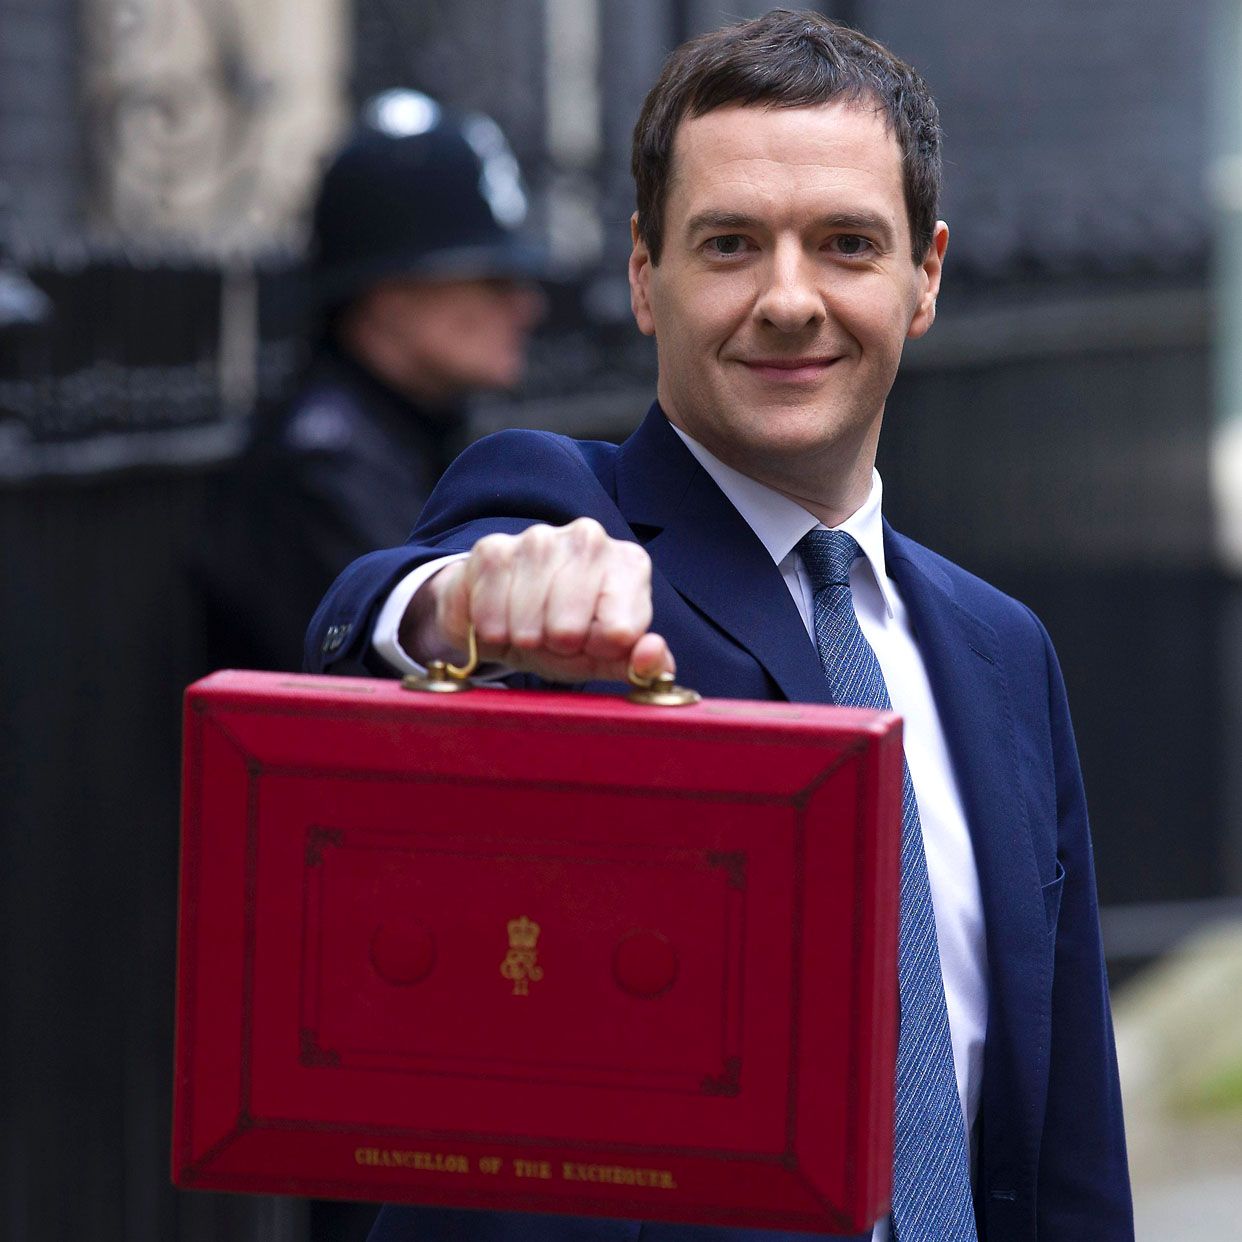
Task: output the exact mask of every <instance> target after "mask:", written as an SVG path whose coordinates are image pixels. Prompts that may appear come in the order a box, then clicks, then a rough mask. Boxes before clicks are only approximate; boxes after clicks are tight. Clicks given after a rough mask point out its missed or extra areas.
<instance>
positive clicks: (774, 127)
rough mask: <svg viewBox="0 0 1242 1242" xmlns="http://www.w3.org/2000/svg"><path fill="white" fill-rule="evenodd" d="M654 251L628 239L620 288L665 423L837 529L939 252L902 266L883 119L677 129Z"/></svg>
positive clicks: (727, 116) (865, 469)
mask: <svg viewBox="0 0 1242 1242" xmlns="http://www.w3.org/2000/svg"><path fill="white" fill-rule="evenodd" d="M664 237H665V241H664V248H663V252H662V254H661V257H660V262H659V263H658V264H654V263H652V262H651V256H650V254H649V253H648V251H647V249H646V247H645V246H644V244H643V243H642V242H641V241H640V240H638V239H637V236H635V244H634V251H633V254H632V255H631V258H630V286H631V294H632V301H633V307H634V314H635V318H636V319H637V321H638V326H639V328H640V329H641V330H642V331H643V332H645V333H648V334H654V336H655V338H656V347H657V355H658V359H659V372H660V373H659V388H658V391H659V397H660V402H661V404H662V405H663V407H664V410H665V413H666V414H667V415H668V416H669V418H670V419H671V420H672V422H674V423H675V424H676V425H677V426H679V427H681V428H682V429H683V430H684V431H686V432H688V433H689V434H690V435H691V436H693V437H694V438H695V439H696V440H698V441H700V442H701V443H702V444H704V445H705V446H706V447H707V448H708V449H710V450H711V452H713V453H714V454H715V455H716V456H717V457H719V458H720V459H721V460H723V461H725V462H727V463H728V464H729V465H731V466H733V467H734V468H735V469H738V470H741V471H742V472H744V473H745V474H748V475H750V476H751V477H753V478H757V479H759V480H760V481H762V482H765V483H768V484H769V485H771V486H773V487H776V488H778V489H779V490H781V491H784V492H786V493H787V494H790V495H792V496H793V497H794V498H795V499H799V500H809V501H814V502H816V503H818V504H823V503H824V502H825V501H828V500H831V501H832V503H833V504H846V505H847V508H846V512H845V513H842V514H841V516H842V517H844V516H846V513H848V512H850V511H852V509H850V508H849V507H848V505H850V504H852V506H853V507H855V508H856V507H857V505H858V504H860V503H861V502H862V500H863V499H865V497H866V494H867V488H868V487H869V480H870V471H871V464H872V462H873V460H874V456H875V447H876V442H877V439H878V436H879V430H880V421H881V417H882V415H883V412H884V402H885V399H886V397H887V396H888V391H889V388H890V387H891V386H892V383H893V379H894V376H895V375H896V373H897V365H898V363H899V361H900V360H901V351H902V346H903V344H904V342H905V341H906V339H907V338H913V337H917V336H921V335H922V334H923V333H924V332H926V331H927V329H928V328H929V327H930V326H931V322H932V319H933V317H934V315H935V298H936V293H937V290H938V288H939V283H940V267H941V259H942V256H943V254H944V248H945V245H946V243H947V239H948V230H947V229H946V228H945V227H944V225H943V224H940V225H937V230H936V238H935V240H934V242H933V244H932V246H931V248H930V250H929V252H928V255H927V256H926V258H925V259H924V260H923V262H922V264H921V265H916V264H915V263H914V262H913V261H912V258H911V240H910V225H909V220H908V218H907V214H906V205H905V197H904V193H903V188H902V173H901V155H900V150H899V148H898V145H897V142H896V139H895V138H894V137H893V136H892V135H891V134H890V133H889V132H888V130H887V128H886V127H885V124H884V121H883V119H882V117H881V116H879V115H877V114H875V113H874V112H873V111H872V110H871V109H870V108H868V107H866V106H859V105H847V104H839V103H830V104H824V105H818V106H813V107H805V108H764V107H755V106H747V107H743V106H730V107H725V108H719V109H716V110H715V111H712V112H709V113H707V114H706V115H704V116H701V117H696V118H693V119H689V120H684V121H682V123H681V124H680V126H679V127H678V130H677V134H676V137H675V140H674V145H673V159H672V179H671V182H670V185H669V191H668V197H667V205H666V207H665V219H664ZM860 491H861V494H860V495H859V494H858V493H859V492H860ZM821 493H824V494H822V495H821ZM828 493H831V495H828Z"/></svg>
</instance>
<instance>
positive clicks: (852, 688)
mask: <svg viewBox="0 0 1242 1242" xmlns="http://www.w3.org/2000/svg"><path fill="white" fill-rule="evenodd" d="M798 552H799V553H800V555H801V556H802V563H803V564H804V565H805V566H806V571H807V574H808V576H809V577H810V580H811V587H812V589H813V591H814V597H815V644H816V646H817V647H818V648H819V658H820V662H821V663H822V664H823V666H824V676H825V677H827V679H828V686H829V689H830V691H831V694H832V699H833V702H834V703H839V704H841V705H842V706H848V707H874V708H880V709H883V710H885V711H887V710H890V709H891V702H890V700H889V697H888V687H887V685H885V682H884V674H883V672H882V671H881V669H880V662H879V660H877V659H876V656H875V652H874V651H872V649H871V644H870V643H868V642H867V640H866V638H864V637H863V632H862V630H861V629H860V628H859V626H858V618H857V617H856V616H855V614H854V600H853V596H852V595H851V594H850V578H849V573H850V565H851V564H852V563H853V561H854V559H855V558H856V557H858V556H859V555H861V552H862V550H861V549H860V548H859V546H858V544H857V543H856V542H855V541H854V539H853V537H852V536H850V535H848V534H846V532H845V531H843V530H813V531H811V532H810V533H809V534H808V535H806V536H805V537H804V538H803V539H802V540H801V541H800V542H799V544H798ZM897 981H898V992H899V994H900V999H901V1029H900V1034H899V1036H898V1042H897V1109H896V1120H895V1133H894V1139H893V1216H892V1227H893V1236H894V1239H895V1242H977V1237H976V1233H975V1214H974V1208H973V1206H972V1203H971V1195H970V1171H969V1168H968V1163H967V1160H968V1158H967V1153H966V1127H965V1125H964V1124H963V1122H962V1107H961V1104H960V1102H959V1100H958V1094H957V1081H956V1079H955V1077H954V1072H953V1046H952V1043H951V1042H950V1039H949V1015H948V1010H947V1009H946V1007H945V1001H944V983H943V981H942V978H941V974H940V952H939V950H938V948H937V945H936V919H935V912H934V910H933V909H932V900H931V886H930V884H929V882H928V878H927V858H926V855H925V854H924V853H923V830H922V827H921V826H920V824H919V809H918V806H917V804H916V803H915V801H914V786H913V785H912V784H911V782H910V769H909V767H908V766H906V765H903V770H902V783H901V921H900V931H899V934H898V949H897Z"/></svg>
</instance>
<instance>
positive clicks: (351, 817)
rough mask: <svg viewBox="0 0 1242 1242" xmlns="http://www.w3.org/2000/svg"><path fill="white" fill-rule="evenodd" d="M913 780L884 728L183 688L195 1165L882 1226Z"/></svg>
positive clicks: (786, 710) (225, 683) (377, 1192)
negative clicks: (903, 807)
mask: <svg viewBox="0 0 1242 1242" xmlns="http://www.w3.org/2000/svg"><path fill="white" fill-rule="evenodd" d="M900 779H901V741H900V723H899V721H898V719H897V717H895V716H892V715H890V714H887V713H879V712H869V711H862V710H856V709H842V708H827V707H817V706H808V705H800V704H788V703H742V702H729V701H723V700H715V701H711V700H709V701H704V702H702V703H699V704H697V705H695V706H691V707H679V708H662V707H652V706H636V705H634V704H631V703H628V702H626V701H625V700H624V699H622V698H611V697H595V696H588V695H582V694H572V693H564V694H560V693H547V694H543V693H534V692H518V691H506V690H502V689H491V690H488V689H476V690H471V691H469V692H467V693H463V694H457V695H433V694H419V693H414V692H410V691H407V690H404V689H402V688H401V687H400V686H399V685H398V684H397V683H396V682H384V681H368V680H360V679H347V678H331V679H329V678H315V677H297V676H286V675H282V674H268V673H239V672H224V673H217V674H214V675H213V676H211V677H208V678H206V679H205V680H203V681H200V682H198V683H196V684H195V685H193V686H191V687H190V689H189V690H188V691H187V695H186V708H185V754H184V806H183V823H182V861H181V927H180V951H179V977H178V991H177V1050H176V1092H175V1105H174V1118H173V1131H174V1133H173V1176H174V1180H175V1181H176V1183H177V1184H178V1185H180V1186H183V1187H192V1188H202V1189H212V1190H232V1191H255V1192H263V1193H276V1194H298V1195H315V1196H329V1197H331V1196H340V1197H347V1198H366V1199H374V1200H383V1201H389V1202H409V1203H427V1204H440V1205H455V1206H460V1207H470V1208H491V1209H497V1210H516V1211H531V1212H571V1213H575V1214H581V1215H587V1216H620V1217H635V1218H646V1219H656V1220H668V1221H685V1222H694V1223H703V1224H729V1225H738V1226H753V1227H769V1228H777V1229H790V1230H812V1231H816V1230H817V1231H822V1232H834V1231H835V1232H854V1231H860V1230H863V1229H866V1228H867V1227H868V1226H869V1225H870V1224H871V1222H872V1221H873V1220H874V1219H876V1218H877V1217H878V1216H880V1215H882V1214H883V1213H884V1212H885V1211H887V1207H888V1197H889V1190H890V1178H891V1152H892V1099H893V1065H894V1059H895V1048H896V1033H897V1016H896V996H897V984H896V942H897V891H898V867H899V861H898V859H899V836H900Z"/></svg>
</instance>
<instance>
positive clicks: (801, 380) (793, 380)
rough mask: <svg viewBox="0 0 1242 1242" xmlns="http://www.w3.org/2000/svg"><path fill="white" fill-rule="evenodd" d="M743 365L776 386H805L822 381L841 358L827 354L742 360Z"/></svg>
mask: <svg viewBox="0 0 1242 1242" xmlns="http://www.w3.org/2000/svg"><path fill="white" fill-rule="evenodd" d="M738 361H739V362H741V364H742V365H743V366H744V367H745V368H746V369H747V370H748V371H750V372H751V374H753V375H757V376H758V377H759V378H760V379H765V380H768V381H770V382H771V383H776V384H805V383H809V382H812V381H814V380H817V379H821V378H822V377H823V375H824V373H825V372H826V371H827V370H828V369H829V367H831V366H832V365H833V363H835V362H838V361H839V358H837V357H835V356H830V355H827V354H816V355H805V356H802V357H798V358H783V357H776V358H741V359H739V360H738Z"/></svg>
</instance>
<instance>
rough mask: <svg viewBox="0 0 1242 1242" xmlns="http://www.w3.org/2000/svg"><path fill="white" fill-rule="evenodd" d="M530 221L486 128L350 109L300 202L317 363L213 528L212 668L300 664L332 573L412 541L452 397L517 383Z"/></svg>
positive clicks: (531, 266)
mask: <svg viewBox="0 0 1242 1242" xmlns="http://www.w3.org/2000/svg"><path fill="white" fill-rule="evenodd" d="M526 205H527V204H526V195H525V191H524V189H523V186H522V180H521V175H520V171H519V168H518V164H517V160H516V159H515V157H514V155H513V153H512V151H511V150H510V148H509V144H508V143H507V141H506V140H505V137H504V135H503V133H502V132H501V130H500V128H499V127H498V126H497V125H496V123H495V122H494V121H492V120H491V119H490V118H488V117H486V116H483V115H480V114H468V113H467V114H460V113H454V112H452V111H451V110H449V109H447V108H445V107H442V106H441V105H440V104H438V103H437V102H436V101H435V100H433V99H431V98H429V97H428V96H426V95H423V94H420V93H418V92H416V91H409V90H394V91H388V92H385V93H384V94H382V95H380V96H378V97H376V98H375V99H373V100H372V101H371V102H370V103H369V104H368V105H367V106H366V107H365V108H364V110H363V113H362V117H361V120H360V122H359V124H358V126H357V127H356V129H355V130H354V132H353V133H352V134H351V135H350V137H349V138H348V140H347V141H346V142H345V144H344V145H343V146H342V147H341V149H340V150H339V151H338V152H337V154H336V155H335V157H334V158H333V159H332V161H331V163H330V165H329V166H328V168H327V171H326V173H325V174H324V177H323V181H322V184H321V187H320V190H319V194H318V198H317V201H316V203H315V209H314V217H313V235H312V243H311V250H310V271H309V277H310V294H311V298H312V300H313V304H314V307H315V311H316V314H317V317H318V321H319V331H318V333H317V343H316V345H315V348H314V351H313V354H312V356H311V358H310V361H309V364H308V366H307V368H306V370H305V372H304V374H303V376H302V380H301V382H300V385H299V387H298V389H297V391H296V393H295V395H294V396H293V398H292V399H291V400H290V401H289V402H288V403H287V404H286V405H285V406H284V407H283V408H282V409H281V410H280V411H279V412H278V413H277V415H276V417H275V418H274V419H271V420H269V421H265V422H264V423H262V424H261V426H260V428H259V431H258V433H257V435H256V438H255V443H254V445H253V447H252V450H251V452H250V454H249V456H248V458H247V460H246V461H245V463H244V464H243V466H242V468H241V470H240V471H239V472H237V474H235V475H234V477H233V478H232V479H231V480H230V481H229V483H228V486H227V488H226V491H225V493H224V499H223V501H222V503H220V504H218V505H217V506H216V509H217V512H216V514H215V515H213V521H215V522H217V523H219V524H220V525H221V530H220V531H219V532H218V533H217V536H216V538H215V539H214V540H213V545H214V547H213V550H212V552H211V554H210V556H209V558H207V559H209V561H210V565H209V569H208V573H207V575H206V576H207V578H208V580H209V582H210V584H211V585H210V589H209V591H208V593H207V595H208V599H209V629H210V631H211V637H210V645H211V646H212V649H213V650H212V662H213V663H215V664H222V663H228V664H234V665H237V664H241V665H246V666H251V667H267V668H285V669H294V668H297V667H298V666H299V663H300V658H301V656H300V636H301V634H302V633H303V631H304V630H305V628H306V624H307V621H308V620H309V618H310V616H311V613H312V612H313V611H314V609H315V605H316V604H317V603H318V601H319V598H320V597H321V595H322V594H323V592H324V590H325V589H326V588H327V586H328V585H329V584H330V583H331V581H332V579H333V578H334V577H335V576H336V574H337V573H339V572H340V570H341V569H343V568H344V566H345V565H347V564H348V563H349V562H350V561H351V560H353V559H354V558H355V557H357V556H359V555H361V554H362V553H364V552H366V551H370V550H372V549H374V548H378V547H386V546H390V545H393V544H398V543H401V542H402V541H404V539H405V538H406V536H407V535H408V534H409V532H410V529H411V528H412V527H413V525H414V522H415V519H416V518H417V516H418V513H419V510H420V509H421V507H422V504H423V501H424V500H425V499H426V497H427V495H428V493H429V492H430V490H431V488H432V486H433V485H434V483H435V481H436V479H437V478H438V477H439V475H440V473H441V471H442V470H443V468H444V467H445V466H446V465H447V464H448V462H449V461H450V460H452V458H453V456H454V455H455V453H456V452H457V451H458V450H459V449H460V448H461V447H462V444H461V435H462V430H463V423H464V406H465V401H466V399H467V397H468V396H469V395H470V394H472V393H474V392H477V391H480V390H487V389H505V388H510V387H512V386H514V385H515V384H516V383H518V381H519V380H520V379H521V377H522V373H523V370H524V367H525V360H526V346H527V339H528V336H529V334H530V331H531V329H532V328H533V327H534V326H535V324H536V323H537V322H538V320H539V318H540V317H541V314H542V307H543V300H542V295H541V293H540V292H539V290H538V288H537V286H536V285H535V284H533V283H532V282H533V280H534V279H535V278H536V277H538V276H540V275H542V274H544V269H545V264H544V256H543V253H542V252H541V250H540V249H539V248H538V247H537V246H535V245H534V244H533V243H532V242H531V240H530V239H529V238H528V236H527V235H526V234H525V233H524V232H523V224H524V221H525V217H526ZM225 510H227V512H226V511H225Z"/></svg>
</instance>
